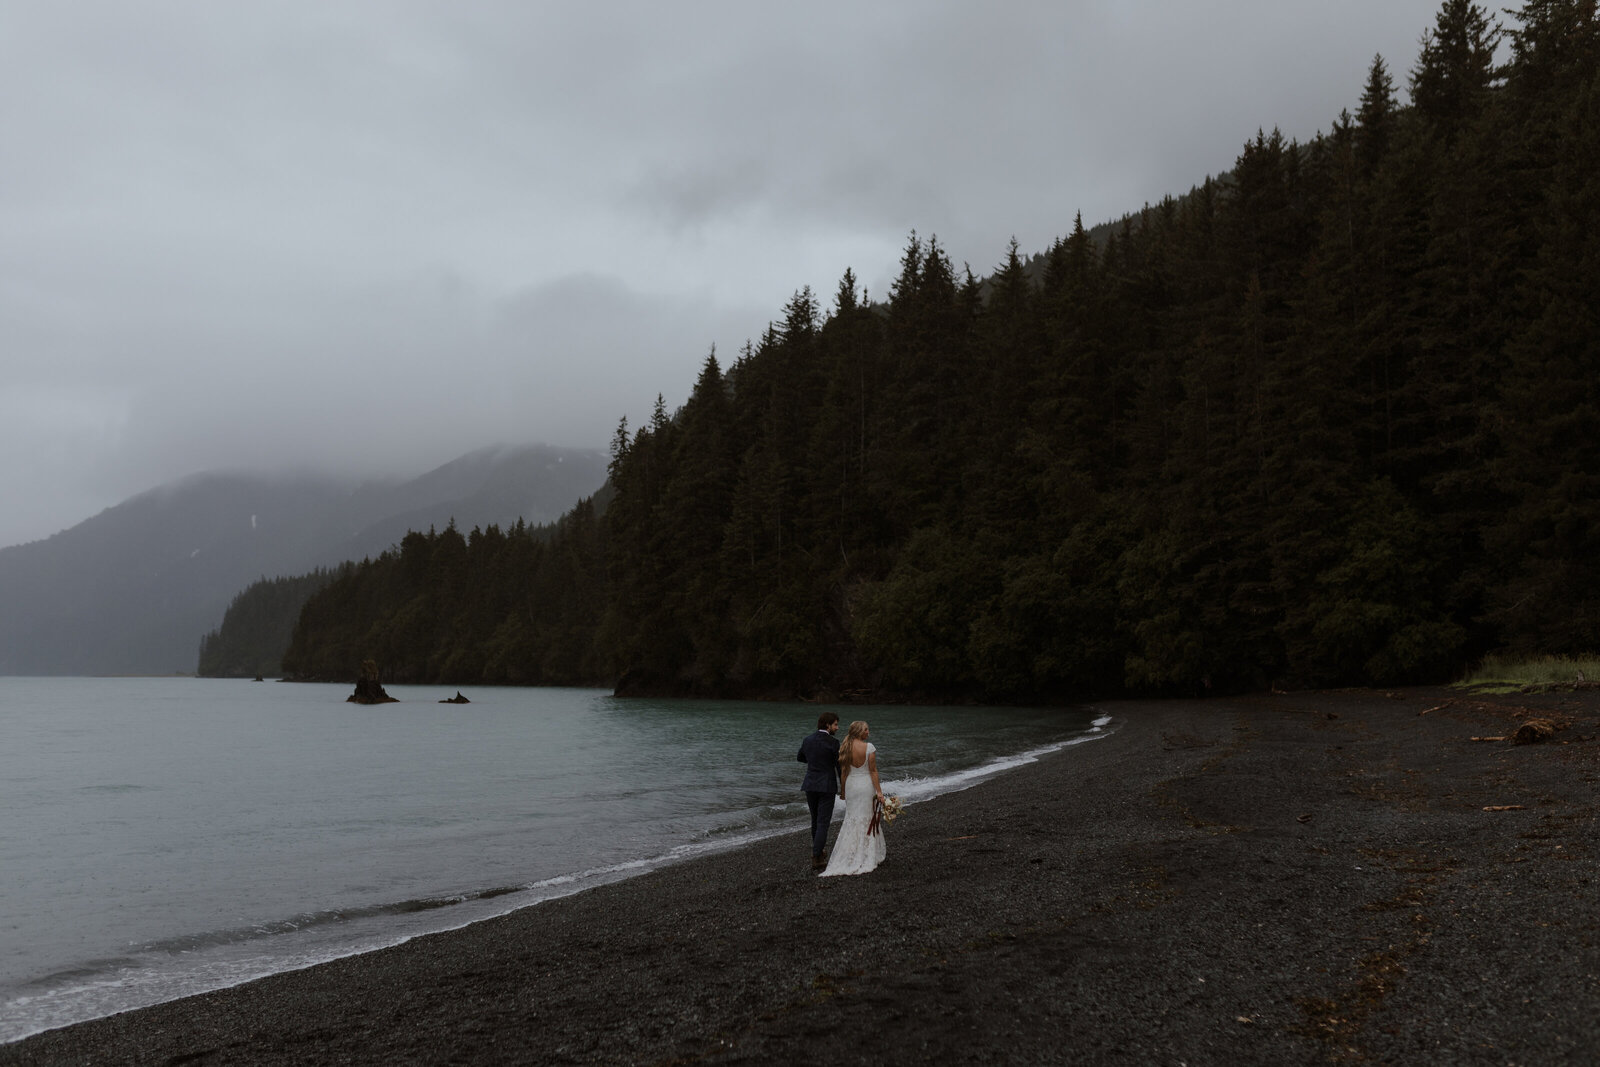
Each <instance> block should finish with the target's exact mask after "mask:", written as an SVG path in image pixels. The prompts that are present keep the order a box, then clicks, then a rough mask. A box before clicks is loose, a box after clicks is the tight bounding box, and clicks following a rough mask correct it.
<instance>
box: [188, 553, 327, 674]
mask: <svg viewBox="0 0 1600 1067" xmlns="http://www.w3.org/2000/svg"><path fill="white" fill-rule="evenodd" d="M353 566H354V564H348V563H347V564H345V566H344V568H341V569H343V570H348V569H349V568H350V567H353ZM336 573H337V572H336V571H332V570H328V569H326V568H323V567H319V568H317V569H316V570H314V571H312V572H311V573H310V574H305V575H301V576H299V577H295V578H262V579H261V580H259V581H257V582H255V583H253V584H252V585H250V586H248V587H247V588H246V589H245V590H244V591H243V592H242V593H240V594H239V595H238V596H236V597H234V598H233V603H231V604H229V605H228V610H227V611H226V612H225V613H224V614H223V616H222V625H221V626H219V627H217V628H216V629H215V630H212V631H211V632H210V633H208V634H206V635H205V637H203V638H201V639H200V666H199V670H198V672H197V673H199V675H200V676H201V677H202V678H264V677H276V676H277V675H278V674H279V673H280V672H281V670H282V660H283V650H284V649H286V648H288V647H289V638H290V636H291V635H292V634H293V633H294V624H295V622H296V621H297V620H298V619H299V618H300V611H301V609H302V608H304V607H305V603H306V601H307V600H309V599H311V595H312V594H313V593H315V592H316V591H317V590H319V589H321V588H322V587H323V586H325V585H327V584H328V583H329V582H331V581H333V579H334V577H335V575H336Z"/></svg>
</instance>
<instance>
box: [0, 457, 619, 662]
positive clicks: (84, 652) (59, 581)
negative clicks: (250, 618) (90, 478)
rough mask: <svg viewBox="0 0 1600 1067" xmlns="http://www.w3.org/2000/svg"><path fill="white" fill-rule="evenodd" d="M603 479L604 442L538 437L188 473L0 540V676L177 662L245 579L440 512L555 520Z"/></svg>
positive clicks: (374, 539) (354, 556)
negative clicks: (388, 473) (440, 460)
mask: <svg viewBox="0 0 1600 1067" xmlns="http://www.w3.org/2000/svg"><path fill="white" fill-rule="evenodd" d="M604 481H605V455H604V454H603V453H602V452H600V451H598V450H593V449H566V448H557V447H554V446H549V445H537V444H535V445H493V446H489V447H486V448H482V449H478V450H476V451H473V452H469V453H467V454H465V455H463V456H459V457H456V458H455V459H453V460H451V461H449V462H448V463H445V464H442V465H440V466H439V467H436V468H434V469H432V470H430V471H426V472H424V473H423V474H420V475H418V476H416V477H414V478H409V479H402V480H398V481H379V480H358V479H345V478H338V477H333V476H329V475H322V474H306V473H292V472H291V473H282V474H277V473H261V472H250V471H237V470H234V471H207V472H202V473H199V474H194V475H190V476H188V477H186V478H182V479H179V480H177V481H174V482H170V483H166V484H164V485H160V486H156V487H153V488H151V489H148V490H145V491H144V492H142V493H138V494H135V495H134V496H132V497H129V498H128V499H127V500H125V501H123V502H122V503H120V504H117V505H115V506H113V507H110V508H107V509H105V510H104V511H102V512H100V513H99V514H97V515H95V516H93V517H91V518H89V519H85V520H84V521H83V522H81V523H78V524H77V525H75V526H72V527H70V528H68V529H66V530H62V531H60V532H59V533H56V534H54V535H52V536H51V537H48V538H44V539H43V540H38V541H30V542H26V543H23V544H20V545H13V546H9V547H6V548H0V604H4V605H5V608H4V611H3V612H0V674H45V675H51V674H172V673H187V672H189V671H192V670H193V669H194V661H195V649H196V647H197V646H198V644H199V641H200V639H201V637H202V635H203V634H205V633H206V632H207V631H208V630H210V629H213V628H215V627H216V626H217V624H218V623H219V622H220V620H221V618H222V614H223V612H224V610H225V609H226V607H227V605H228V603H229V602H230V601H231V599H232V598H233V597H234V596H235V595H236V594H237V593H238V592H239V591H240V590H241V589H243V588H244V587H245V586H247V585H249V584H250V583H251V582H253V581H255V580H257V579H258V578H261V577H266V576H270V575H291V574H296V575H297V574H303V573H305V572H307V571H310V570H312V569H314V568H316V567H328V566H335V565H337V564H339V563H342V562H345V561H347V560H360V559H362V558H364V557H366V556H371V555H376V554H378V553H380V552H382V551H383V550H384V549H386V548H389V547H390V546H392V545H394V544H395V543H397V542H398V541H399V540H400V539H401V538H402V537H403V536H404V535H405V533H406V532H407V531H408V530H410V529H413V528H415V529H427V528H428V527H429V526H430V525H434V526H441V527H442V526H444V525H446V524H448V523H449V522H450V521H452V520H454V521H455V522H456V523H457V524H458V525H460V526H462V527H463V528H470V527H472V526H474V525H489V524H506V525H508V524H510V523H513V522H515V521H516V520H517V519H518V518H522V519H524V520H525V521H528V522H531V523H542V522H549V521H553V520H554V519H556V518H558V517H559V516H560V515H561V514H562V513H563V512H565V511H566V510H567V509H568V508H570V507H571V506H572V505H573V504H574V503H575V502H576V501H577V500H579V499H580V498H582V497H585V496H588V495H591V494H592V493H594V492H595V490H596V489H598V488H599V487H600V485H601V484H603V482H604Z"/></svg>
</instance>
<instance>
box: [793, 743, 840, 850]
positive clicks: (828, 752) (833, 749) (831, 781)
mask: <svg viewBox="0 0 1600 1067" xmlns="http://www.w3.org/2000/svg"><path fill="white" fill-rule="evenodd" d="M838 732H839V716H838V715H836V714H834V713H833V712H831V711H825V712H823V713H822V715H821V716H819V717H818V719H817V728H816V730H815V731H813V732H812V733H810V734H808V735H806V739H805V740H804V741H802V742H800V755H798V756H797V757H795V758H796V759H798V760H799V761H800V762H801V763H804V764H805V765H806V777H805V781H803V782H801V783H800V788H801V789H803V790H805V794H806V806H807V807H809V808H810V809H811V866H812V869H813V870H820V869H821V868H822V867H824V866H825V865H826V861H825V860H824V858H823V850H824V847H825V846H826V845H827V843H828V823H829V821H831V820H832V819H833V799H834V796H835V795H836V794H837V793H838V792H839V739H838V738H837V737H835V736H834V734H836V733H838Z"/></svg>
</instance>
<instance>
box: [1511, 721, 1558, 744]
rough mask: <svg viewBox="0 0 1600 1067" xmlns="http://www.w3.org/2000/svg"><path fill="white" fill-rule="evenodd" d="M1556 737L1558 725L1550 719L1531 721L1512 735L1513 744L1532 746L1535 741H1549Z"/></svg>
mask: <svg viewBox="0 0 1600 1067" xmlns="http://www.w3.org/2000/svg"><path fill="white" fill-rule="evenodd" d="M1555 735H1556V724H1555V723H1553V722H1551V721H1550V720H1549V719H1529V720H1528V721H1527V722H1525V723H1523V724H1522V725H1521V726H1519V727H1517V732H1516V733H1514V734H1512V735H1511V740H1512V742H1513V743H1515V744H1518V745H1531V744H1533V743H1534V742H1535V741H1548V740H1550V738H1552V737H1554V736H1555Z"/></svg>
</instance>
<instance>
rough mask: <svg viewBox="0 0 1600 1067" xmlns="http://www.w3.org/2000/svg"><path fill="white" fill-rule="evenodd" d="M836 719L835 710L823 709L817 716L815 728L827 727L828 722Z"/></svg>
mask: <svg viewBox="0 0 1600 1067" xmlns="http://www.w3.org/2000/svg"><path fill="white" fill-rule="evenodd" d="M838 721H839V715H838V713H837V712H832V711H825V712H823V713H822V714H821V715H818V716H817V729H819V730H826V729H827V728H828V724H829V723H830V722H838Z"/></svg>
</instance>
